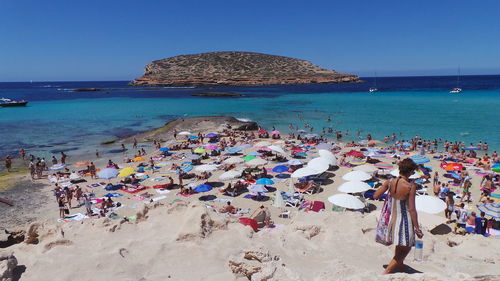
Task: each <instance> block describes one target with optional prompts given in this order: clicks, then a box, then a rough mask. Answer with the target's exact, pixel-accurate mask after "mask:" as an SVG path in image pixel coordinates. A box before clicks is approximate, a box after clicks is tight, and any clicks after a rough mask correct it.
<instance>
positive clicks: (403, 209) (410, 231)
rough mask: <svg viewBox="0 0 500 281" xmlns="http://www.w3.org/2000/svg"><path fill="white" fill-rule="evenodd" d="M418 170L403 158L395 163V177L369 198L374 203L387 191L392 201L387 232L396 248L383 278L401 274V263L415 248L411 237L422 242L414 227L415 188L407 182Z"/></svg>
mask: <svg viewBox="0 0 500 281" xmlns="http://www.w3.org/2000/svg"><path fill="white" fill-rule="evenodd" d="M417 168H418V166H417V164H416V163H415V162H413V160H411V159H409V158H407V159H404V160H403V161H401V162H400V163H399V177H398V178H396V179H392V180H388V181H386V182H384V184H383V185H382V187H380V188H379V189H378V190H377V191H376V192H375V194H374V195H373V198H375V199H378V198H380V196H382V195H383V194H384V193H385V192H386V191H387V190H389V195H390V196H391V198H392V208H391V209H392V212H391V219H390V225H389V232H390V233H391V235H392V236H393V239H392V241H393V243H394V244H395V245H396V250H395V253H394V257H393V258H392V259H391V261H390V262H389V264H388V265H387V268H386V269H385V271H384V274H389V273H394V272H396V271H398V270H402V269H403V268H404V267H405V265H404V263H403V262H404V260H405V258H406V256H407V255H408V254H409V253H410V251H411V247H413V246H414V245H415V235H417V237H418V238H422V237H423V236H424V234H423V233H422V231H421V230H420V226H419V224H418V215H417V210H416V208H415V194H416V189H417V186H416V184H415V183H413V182H412V181H411V180H410V178H409V177H410V176H411V175H412V174H413V173H414V172H415V170H416V169H417Z"/></svg>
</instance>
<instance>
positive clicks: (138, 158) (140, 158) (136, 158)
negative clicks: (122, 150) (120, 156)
mask: <svg viewBox="0 0 500 281" xmlns="http://www.w3.org/2000/svg"><path fill="white" fill-rule="evenodd" d="M140 161H144V158H142V157H135V158H134V162H140Z"/></svg>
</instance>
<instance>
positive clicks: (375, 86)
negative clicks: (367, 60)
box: [368, 72, 378, 93]
mask: <svg viewBox="0 0 500 281" xmlns="http://www.w3.org/2000/svg"><path fill="white" fill-rule="evenodd" d="M368 91H369V92H370V93H374V92H378V89H377V72H375V85H374V87H371V88H370V89H369V90H368Z"/></svg>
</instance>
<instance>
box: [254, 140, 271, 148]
mask: <svg viewBox="0 0 500 281" xmlns="http://www.w3.org/2000/svg"><path fill="white" fill-rule="evenodd" d="M268 145H271V143H270V142H268V141H259V142H258V143H255V144H254V145H253V146H254V147H262V146H268Z"/></svg>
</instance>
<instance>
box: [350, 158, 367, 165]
mask: <svg viewBox="0 0 500 281" xmlns="http://www.w3.org/2000/svg"><path fill="white" fill-rule="evenodd" d="M349 164H351V165H355V166H358V165H363V164H366V160H364V159H362V160H351V161H349Z"/></svg>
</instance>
